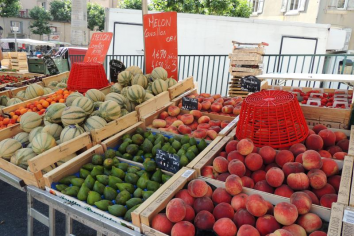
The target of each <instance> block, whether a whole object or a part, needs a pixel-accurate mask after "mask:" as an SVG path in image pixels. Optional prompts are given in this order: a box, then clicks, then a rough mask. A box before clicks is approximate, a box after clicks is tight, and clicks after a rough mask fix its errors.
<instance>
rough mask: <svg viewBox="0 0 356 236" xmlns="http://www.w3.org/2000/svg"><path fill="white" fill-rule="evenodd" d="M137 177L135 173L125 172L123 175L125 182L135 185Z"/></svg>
mask: <svg viewBox="0 0 356 236" xmlns="http://www.w3.org/2000/svg"><path fill="white" fill-rule="evenodd" d="M138 179H139V177H138V175H136V174H135V173H127V174H126V176H125V182H126V183H129V184H133V185H136V183H137V181H138Z"/></svg>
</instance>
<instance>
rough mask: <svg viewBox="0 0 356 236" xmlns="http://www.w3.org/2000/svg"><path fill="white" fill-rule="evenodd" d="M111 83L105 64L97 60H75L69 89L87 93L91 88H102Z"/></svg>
mask: <svg viewBox="0 0 356 236" xmlns="http://www.w3.org/2000/svg"><path fill="white" fill-rule="evenodd" d="M108 85H109V82H108V80H107V78H106V74H105V70H104V66H103V64H101V63H95V62H75V63H74V64H73V66H72V69H71V70H70V74H69V78H68V89H69V90H73V91H78V92H81V93H85V92H86V91H87V90H89V89H101V88H104V87H106V86H108Z"/></svg>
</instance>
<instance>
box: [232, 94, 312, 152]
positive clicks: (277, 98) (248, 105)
mask: <svg viewBox="0 0 356 236" xmlns="http://www.w3.org/2000/svg"><path fill="white" fill-rule="evenodd" d="M308 131H309V129H308V126H307V123H306V121H305V118H304V115H303V112H302V109H301V108H300V105H299V103H298V100H297V98H296V97H295V96H294V95H293V94H292V93H290V92H286V91H281V90H264V91H261V92H257V93H254V94H252V95H250V96H248V97H247V98H246V99H245V100H244V101H243V103H242V107H241V112H240V118H239V121H238V123H237V127H236V137H237V138H238V139H239V140H241V139H244V138H250V139H251V140H253V143H254V144H255V146H257V147H262V146H266V145H268V146H271V147H273V148H283V147H289V146H291V145H293V144H295V143H300V142H302V141H304V140H305V139H306V138H307V136H308Z"/></svg>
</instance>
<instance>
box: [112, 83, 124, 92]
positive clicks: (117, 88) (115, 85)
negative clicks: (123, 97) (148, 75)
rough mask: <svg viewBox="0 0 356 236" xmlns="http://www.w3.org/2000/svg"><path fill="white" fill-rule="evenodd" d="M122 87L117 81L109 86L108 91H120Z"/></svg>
mask: <svg viewBox="0 0 356 236" xmlns="http://www.w3.org/2000/svg"><path fill="white" fill-rule="evenodd" d="M122 89H123V87H122V86H121V84H119V83H115V84H114V85H113V86H111V87H110V92H112V93H121V90H122Z"/></svg>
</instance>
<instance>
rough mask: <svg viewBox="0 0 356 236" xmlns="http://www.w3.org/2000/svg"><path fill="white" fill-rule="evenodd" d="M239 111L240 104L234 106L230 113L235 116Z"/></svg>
mask: <svg viewBox="0 0 356 236" xmlns="http://www.w3.org/2000/svg"><path fill="white" fill-rule="evenodd" d="M240 112H241V106H236V107H234V110H232V114H234V115H235V116H237V115H239V114H240Z"/></svg>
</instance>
